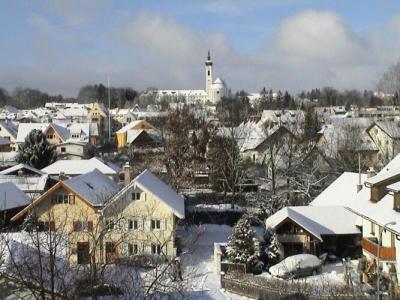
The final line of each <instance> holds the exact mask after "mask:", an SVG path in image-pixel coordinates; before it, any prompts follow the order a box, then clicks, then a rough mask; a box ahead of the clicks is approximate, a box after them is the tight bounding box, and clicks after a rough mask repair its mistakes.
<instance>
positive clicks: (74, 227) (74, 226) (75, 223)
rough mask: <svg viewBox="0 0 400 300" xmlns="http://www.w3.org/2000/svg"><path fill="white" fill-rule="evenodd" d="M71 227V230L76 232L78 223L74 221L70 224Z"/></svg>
mask: <svg viewBox="0 0 400 300" xmlns="http://www.w3.org/2000/svg"><path fill="white" fill-rule="evenodd" d="M72 225H73V226H72V227H73V230H74V231H78V228H79V223H78V221H74V222H73V223H72Z"/></svg>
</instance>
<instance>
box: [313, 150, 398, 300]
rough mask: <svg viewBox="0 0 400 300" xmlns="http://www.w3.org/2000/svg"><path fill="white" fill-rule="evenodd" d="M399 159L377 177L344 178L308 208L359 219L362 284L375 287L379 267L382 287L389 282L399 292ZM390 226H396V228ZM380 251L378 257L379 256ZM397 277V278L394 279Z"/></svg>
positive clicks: (370, 172)
mask: <svg viewBox="0 0 400 300" xmlns="http://www.w3.org/2000/svg"><path fill="white" fill-rule="evenodd" d="M399 183H400V155H397V156H396V157H395V158H394V159H393V160H392V161H390V162H389V163H388V164H387V165H386V166H385V167H384V168H383V169H382V170H381V171H380V172H379V173H378V174H376V175H374V173H373V172H372V171H371V170H370V171H369V172H368V174H367V175H365V174H364V175H361V176H360V175H358V174H356V173H348V174H346V173H345V174H343V175H342V176H341V177H339V178H338V179H337V180H336V181H335V182H333V183H332V185H331V186H329V187H328V188H327V189H326V191H324V192H323V193H321V195H320V196H319V197H317V198H316V199H315V200H314V201H313V202H312V203H311V205H315V206H325V205H328V206H329V205H341V206H343V207H345V208H346V209H348V210H349V211H350V212H352V213H353V214H355V215H358V216H359V219H358V221H357V224H358V225H359V226H360V228H362V241H361V246H362V253H363V255H364V258H365V264H363V266H362V272H363V281H364V282H368V283H370V284H373V285H375V284H376V276H375V274H376V270H377V264H378V256H379V265H380V268H381V269H382V278H383V284H382V285H386V286H388V285H389V283H390V282H392V285H394V286H395V287H396V289H397V293H398V292H399V291H398V290H399V285H398V282H399V280H400V272H399V271H398V270H399V269H400V252H399V251H400V221H399V220H400V212H399V211H400V202H399V201H398V200H399V199H400V196H399V192H400V186H399ZM392 222H396V223H395V224H394V223H392ZM378 248H379V254H378ZM396 277H397V278H396Z"/></svg>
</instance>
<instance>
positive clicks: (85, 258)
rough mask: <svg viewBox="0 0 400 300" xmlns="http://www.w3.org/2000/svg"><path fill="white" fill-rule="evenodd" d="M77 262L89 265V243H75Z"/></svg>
mask: <svg viewBox="0 0 400 300" xmlns="http://www.w3.org/2000/svg"><path fill="white" fill-rule="evenodd" d="M76 250H77V260H78V264H80V265H82V264H88V263H89V258H90V256H89V243H88V242H85V243H77V247H76Z"/></svg>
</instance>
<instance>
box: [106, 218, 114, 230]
mask: <svg viewBox="0 0 400 300" xmlns="http://www.w3.org/2000/svg"><path fill="white" fill-rule="evenodd" d="M115 228H116V226H115V222H114V220H112V219H107V220H106V230H113V229H115Z"/></svg>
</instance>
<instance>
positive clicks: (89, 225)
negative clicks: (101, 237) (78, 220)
mask: <svg viewBox="0 0 400 300" xmlns="http://www.w3.org/2000/svg"><path fill="white" fill-rule="evenodd" d="M87 225H88V231H90V232H92V231H93V221H88V222H87Z"/></svg>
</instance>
